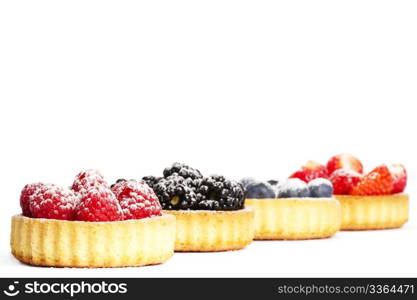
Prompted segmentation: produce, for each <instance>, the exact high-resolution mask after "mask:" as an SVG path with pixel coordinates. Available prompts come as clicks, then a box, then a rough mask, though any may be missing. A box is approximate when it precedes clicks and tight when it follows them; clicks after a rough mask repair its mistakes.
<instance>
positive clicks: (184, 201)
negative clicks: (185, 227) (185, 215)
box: [153, 175, 205, 210]
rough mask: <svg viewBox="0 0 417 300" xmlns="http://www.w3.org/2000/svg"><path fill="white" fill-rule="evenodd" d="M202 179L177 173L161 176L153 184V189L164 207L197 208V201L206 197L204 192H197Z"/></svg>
mask: <svg viewBox="0 0 417 300" xmlns="http://www.w3.org/2000/svg"><path fill="white" fill-rule="evenodd" d="M200 181H201V180H198V179H196V180H192V179H191V178H188V179H185V178H183V177H181V176H177V175H174V176H168V177H167V178H161V179H160V180H159V181H158V182H157V183H156V184H155V185H154V186H153V190H154V191H155V194H156V195H157V196H158V199H159V201H160V203H161V206H162V208H163V209H174V210H175V209H196V208H197V203H198V202H199V201H201V200H204V199H205V198H204V196H203V195H202V194H200V193H197V192H196V188H197V186H198V185H199V182H200Z"/></svg>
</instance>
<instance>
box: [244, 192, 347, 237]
mask: <svg viewBox="0 0 417 300" xmlns="http://www.w3.org/2000/svg"><path fill="white" fill-rule="evenodd" d="M246 205H247V206H250V207H253V208H254V210H255V239H256V240H299V239H318V238H327V237H330V236H332V235H333V234H335V233H336V232H337V231H339V230H340V226H341V208H340V203H339V202H338V201H337V200H336V199H334V198H276V199H246Z"/></svg>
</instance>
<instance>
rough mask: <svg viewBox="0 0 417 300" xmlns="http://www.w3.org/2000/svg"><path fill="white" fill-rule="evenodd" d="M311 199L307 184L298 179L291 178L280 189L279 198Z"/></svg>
mask: <svg viewBox="0 0 417 300" xmlns="http://www.w3.org/2000/svg"><path fill="white" fill-rule="evenodd" d="M294 197H297V198H299V197H301V198H303V197H310V190H309V189H308V186H307V183H305V182H304V181H302V180H301V179H298V178H290V179H288V180H287V181H286V182H285V183H283V184H281V185H280V186H279V188H278V198H294Z"/></svg>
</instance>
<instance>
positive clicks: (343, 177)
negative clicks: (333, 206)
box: [329, 169, 362, 195]
mask: <svg viewBox="0 0 417 300" xmlns="http://www.w3.org/2000/svg"><path fill="white" fill-rule="evenodd" d="M361 178H362V175H361V174H359V173H356V172H354V171H351V170H345V169H339V170H336V171H334V172H333V173H332V175H330V178H329V180H330V181H331V182H332V184H333V193H334V194H335V195H348V194H349V193H350V191H351V190H352V188H353V187H355V186H356V185H357V184H358V183H359V181H360V180H361Z"/></svg>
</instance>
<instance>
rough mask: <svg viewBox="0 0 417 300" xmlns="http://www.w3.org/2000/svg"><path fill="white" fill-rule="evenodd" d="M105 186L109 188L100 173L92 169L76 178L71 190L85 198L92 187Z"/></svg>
mask: <svg viewBox="0 0 417 300" xmlns="http://www.w3.org/2000/svg"><path fill="white" fill-rule="evenodd" d="M99 186H104V187H107V188H109V186H108V185H107V182H106V181H105V180H104V178H103V175H101V174H100V172H99V171H97V170H94V169H90V170H86V171H83V172H81V173H79V174H78V175H77V176H75V179H74V182H73V184H72V187H71V189H72V190H73V191H74V192H76V193H79V194H80V195H81V196H83V195H84V194H85V193H86V192H87V191H88V190H89V189H90V188H91V187H99Z"/></svg>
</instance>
